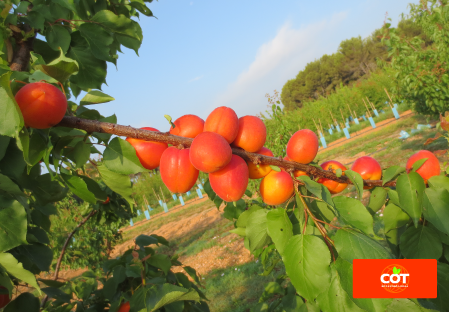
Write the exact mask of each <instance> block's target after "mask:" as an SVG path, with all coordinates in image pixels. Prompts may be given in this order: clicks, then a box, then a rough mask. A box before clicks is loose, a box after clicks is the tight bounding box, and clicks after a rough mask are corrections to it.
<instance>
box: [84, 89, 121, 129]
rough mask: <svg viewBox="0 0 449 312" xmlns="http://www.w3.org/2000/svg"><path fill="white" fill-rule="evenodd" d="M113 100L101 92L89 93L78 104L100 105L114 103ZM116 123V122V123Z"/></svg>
mask: <svg viewBox="0 0 449 312" xmlns="http://www.w3.org/2000/svg"><path fill="white" fill-rule="evenodd" d="M114 100H115V99H114V98H113V97H112V96H110V95H107V94H105V93H103V92H101V91H97V90H94V91H89V92H88V93H87V94H86V95H85V96H84V97H83V98H82V99H81V102H80V105H92V104H102V103H107V102H111V101H114ZM116 122H117V121H116Z"/></svg>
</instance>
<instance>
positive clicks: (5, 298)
mask: <svg viewBox="0 0 449 312" xmlns="http://www.w3.org/2000/svg"><path fill="white" fill-rule="evenodd" d="M0 288H1V289H6V288H5V287H3V286H0ZM10 302H11V299H10V298H9V294H0V309H2V308H3V307H5V306H6V305H7V304H8V303H10Z"/></svg>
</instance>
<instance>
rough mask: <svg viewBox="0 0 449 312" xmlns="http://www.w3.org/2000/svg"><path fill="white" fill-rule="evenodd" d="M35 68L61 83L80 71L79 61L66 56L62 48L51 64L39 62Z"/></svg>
mask: <svg viewBox="0 0 449 312" xmlns="http://www.w3.org/2000/svg"><path fill="white" fill-rule="evenodd" d="M35 68H36V69H38V70H40V71H42V72H43V73H44V74H46V75H48V76H50V77H53V78H54V79H56V80H57V81H59V82H61V83H64V82H65V81H67V79H69V77H70V76H71V75H75V74H76V73H78V71H79V66H78V62H77V61H76V60H74V59H71V58H68V57H66V56H65V55H64V52H63V51H62V50H61V54H60V56H59V57H58V58H56V59H54V60H53V61H51V62H50V63H49V64H44V63H39V64H37V65H35Z"/></svg>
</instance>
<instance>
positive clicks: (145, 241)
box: [136, 234, 159, 249]
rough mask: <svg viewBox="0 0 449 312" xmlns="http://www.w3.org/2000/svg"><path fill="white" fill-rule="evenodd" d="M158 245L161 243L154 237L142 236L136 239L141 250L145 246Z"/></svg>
mask: <svg viewBox="0 0 449 312" xmlns="http://www.w3.org/2000/svg"><path fill="white" fill-rule="evenodd" d="M158 243H159V241H158V240H157V238H156V237H153V236H148V235H144V234H141V235H139V236H137V237H136V244H137V245H138V246H140V247H141V249H144V247H145V246H149V245H153V244H158Z"/></svg>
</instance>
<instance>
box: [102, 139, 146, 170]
mask: <svg viewBox="0 0 449 312" xmlns="http://www.w3.org/2000/svg"><path fill="white" fill-rule="evenodd" d="M103 162H104V164H105V166H106V167H107V168H108V169H109V170H111V171H114V172H117V173H121V174H135V173H139V172H144V171H147V170H146V169H145V168H143V167H142V165H141V163H140V160H139V158H137V155H136V150H135V149H134V147H133V146H132V145H131V144H130V143H129V142H127V141H125V140H122V139H120V138H118V137H116V138H113V139H112V140H111V142H110V143H109V145H108V147H106V150H105V151H104V153H103Z"/></svg>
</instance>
